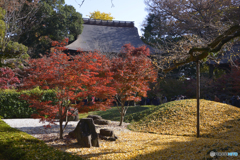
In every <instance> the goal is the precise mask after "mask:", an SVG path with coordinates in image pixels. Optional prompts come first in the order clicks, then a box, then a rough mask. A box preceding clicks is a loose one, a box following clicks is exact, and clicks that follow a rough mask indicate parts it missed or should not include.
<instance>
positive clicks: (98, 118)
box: [87, 115, 109, 125]
mask: <svg viewBox="0 0 240 160" xmlns="http://www.w3.org/2000/svg"><path fill="white" fill-rule="evenodd" d="M87 118H92V119H93V121H94V123H95V124H98V125H108V124H109V121H108V120H106V119H102V117H101V116H98V115H88V116H87Z"/></svg>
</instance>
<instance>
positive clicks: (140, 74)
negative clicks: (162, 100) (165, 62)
mask: <svg viewBox="0 0 240 160" xmlns="http://www.w3.org/2000/svg"><path fill="white" fill-rule="evenodd" d="M149 53H150V52H149V49H148V48H146V46H142V47H139V48H135V47H134V46H132V45H131V44H126V45H124V46H123V50H122V52H121V54H120V55H119V57H117V58H113V59H112V68H111V71H112V72H113V73H114V75H113V78H114V81H113V84H112V85H113V86H114V87H115V88H116V91H117V94H116V95H115V99H116V102H117V104H118V103H119V104H120V105H121V108H119V112H120V114H121V120H120V125H121V124H122V122H123V118H124V116H125V114H126V112H127V109H128V107H127V106H124V104H125V102H126V101H135V102H137V101H141V97H146V96H147V91H148V90H150V88H149V82H155V81H156V79H157V71H156V70H155V68H154V66H153V64H152V63H151V60H150V59H149V58H148V57H147V56H148V55H149Z"/></svg>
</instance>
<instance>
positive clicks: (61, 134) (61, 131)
mask: <svg viewBox="0 0 240 160" xmlns="http://www.w3.org/2000/svg"><path fill="white" fill-rule="evenodd" d="M59 123H60V139H63V127H62V123H63V120H62V119H60V120H59Z"/></svg>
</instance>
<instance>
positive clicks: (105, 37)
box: [66, 18, 155, 54]
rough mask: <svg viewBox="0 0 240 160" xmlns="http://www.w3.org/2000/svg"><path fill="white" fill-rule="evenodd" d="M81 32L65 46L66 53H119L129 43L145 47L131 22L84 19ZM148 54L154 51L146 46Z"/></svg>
mask: <svg viewBox="0 0 240 160" xmlns="http://www.w3.org/2000/svg"><path fill="white" fill-rule="evenodd" d="M83 21H84V24H83V31H82V33H81V34H80V35H79V36H78V38H77V39H76V40H75V41H74V42H72V43H71V44H69V45H67V46H66V48H68V51H69V52H70V53H74V52H76V51H77V50H81V51H84V52H88V51H94V50H98V51H100V52H101V53H108V54H109V53H110V54H116V53H120V51H121V49H122V46H123V45H124V44H128V43H130V44H131V45H133V46H134V47H140V46H142V45H146V44H145V43H143V42H142V40H141V39H140V37H139V34H138V29H137V28H136V27H135V26H134V22H132V21H103V20H93V19H88V18H84V19H83ZM146 46H147V47H148V48H149V49H150V54H154V53H155V49H154V48H152V47H151V46H148V45H146Z"/></svg>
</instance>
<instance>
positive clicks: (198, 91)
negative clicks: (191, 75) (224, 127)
mask: <svg viewBox="0 0 240 160" xmlns="http://www.w3.org/2000/svg"><path fill="white" fill-rule="evenodd" d="M196 67H197V75H196V76H197V88H196V91H197V93H196V96H197V97H196V98H197V138H198V137H199V135H200V121H199V116H200V112H199V105H200V102H199V99H200V62H199V61H197V62H196Z"/></svg>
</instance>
